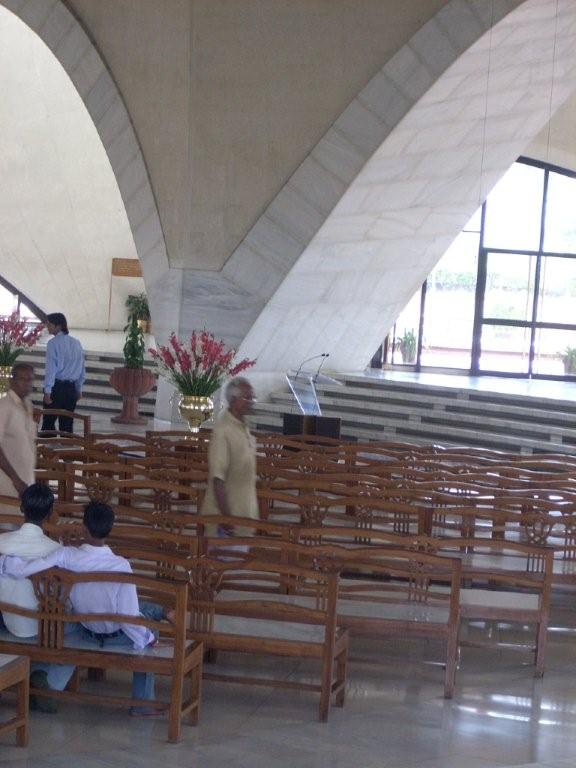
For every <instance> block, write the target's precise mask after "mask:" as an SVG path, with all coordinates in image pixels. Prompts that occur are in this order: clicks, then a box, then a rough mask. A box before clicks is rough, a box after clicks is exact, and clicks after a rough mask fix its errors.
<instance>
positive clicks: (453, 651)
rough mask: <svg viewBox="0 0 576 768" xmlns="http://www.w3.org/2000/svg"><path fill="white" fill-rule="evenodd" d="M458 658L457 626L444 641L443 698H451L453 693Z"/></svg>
mask: <svg viewBox="0 0 576 768" xmlns="http://www.w3.org/2000/svg"><path fill="white" fill-rule="evenodd" d="M457 658H458V627H455V628H454V629H453V630H452V631H451V632H450V634H449V635H448V639H447V642H446V671H445V673H444V698H445V699H451V698H452V696H453V695H454V685H455V682H456V666H457Z"/></svg>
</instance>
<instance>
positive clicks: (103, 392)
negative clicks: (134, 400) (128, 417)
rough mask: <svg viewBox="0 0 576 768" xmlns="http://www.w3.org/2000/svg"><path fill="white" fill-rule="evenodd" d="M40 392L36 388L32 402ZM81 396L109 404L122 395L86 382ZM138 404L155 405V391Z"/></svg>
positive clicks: (141, 399)
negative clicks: (98, 399)
mask: <svg viewBox="0 0 576 768" xmlns="http://www.w3.org/2000/svg"><path fill="white" fill-rule="evenodd" d="M40 390H41V387H37V388H36V389H35V391H34V393H33V395H32V399H33V400H37V399H38V397H39V392H40ZM82 395H83V397H84V398H94V397H96V398H100V399H102V400H107V401H110V402H114V401H116V400H117V401H121V400H122V395H120V394H118V392H116V390H115V389H113V388H112V387H111V386H110V385H109V384H108V385H107V386H99V385H95V384H91V383H90V382H89V381H87V382H86V383H85V384H84V387H83V390H82ZM140 402H149V403H155V402H156V390H155V389H151V390H150V392H149V393H148V394H146V395H142V396H141V397H140Z"/></svg>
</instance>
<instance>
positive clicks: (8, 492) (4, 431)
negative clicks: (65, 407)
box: [0, 389, 36, 497]
mask: <svg viewBox="0 0 576 768" xmlns="http://www.w3.org/2000/svg"><path fill="white" fill-rule="evenodd" d="M32 413H33V409H32V404H31V403H30V402H29V401H28V400H22V398H21V397H19V396H18V395H17V394H16V393H15V392H14V391H13V390H11V389H10V390H8V393H7V394H6V397H3V398H1V399H0V445H1V446H2V450H3V451H4V453H5V455H6V458H7V459H8V461H9V462H10V464H12V466H13V467H14V469H15V470H16V472H17V473H18V476H19V477H20V479H21V480H22V481H23V482H24V483H26V485H31V484H32V483H33V482H34V470H35V468H36V424H35V423H34V419H33V418H32ZM0 495H2V496H15V497H17V496H18V493H17V491H16V488H15V487H14V483H13V482H12V480H10V478H9V477H8V475H7V474H6V473H5V472H2V470H0Z"/></svg>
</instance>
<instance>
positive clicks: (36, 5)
mask: <svg viewBox="0 0 576 768" xmlns="http://www.w3.org/2000/svg"><path fill="white" fill-rule="evenodd" d="M0 5H2V6H4V7H5V8H7V9H8V10H10V11H12V12H13V13H14V14H15V15H16V16H18V17H19V18H20V19H21V20H22V21H24V22H25V23H26V24H27V25H28V26H29V27H30V28H31V29H32V30H33V31H34V32H36V34H37V35H38V36H39V37H40V39H41V40H42V41H43V42H44V43H45V44H46V45H47V46H48V48H49V49H50V50H51V51H52V53H53V54H54V56H55V57H56V59H57V60H58V61H59V62H60V64H61V65H62V67H63V69H64V70H65V72H66V73H67V74H68V76H69V77H70V79H71V81H72V83H73V84H74V86H75V88H76V90H77V91H78V94H79V96H80V97H81V99H82V101H83V102H84V105H85V107H86V109H87V110H88V113H89V115H90V116H91V118H92V120H93V121H94V125H95V127H96V130H97V132H98V135H99V137H100V140H101V142H102V145H103V147H104V149H105V151H106V153H107V155H108V159H109V161H110V165H111V167H112V171H113V173H114V176H115V177H116V181H117V184H118V189H119V191H120V195H121V197H122V201H123V203H124V207H125V209H126V215H127V217H128V221H129V224H130V229H131V231H132V236H133V238H134V245H135V249H136V254H137V255H138V258H139V259H140V262H141V264H142V271H143V275H144V281H145V284H146V289H147V292H148V297H149V300H150V307H151V312H152V322H153V325H154V332H155V335H156V338H157V339H158V340H159V341H164V340H165V339H166V338H167V336H168V334H169V333H170V332H171V331H172V330H175V329H177V328H178V327H179V318H180V307H181V295H182V271H181V270H170V269H169V265H168V257H167V253H166V245H165V241H164V235H163V232H162V226H161V223H160V218H159V216H158V210H157V207H156V202H155V199H154V194H153V192H152V187H151V184H150V179H149V176H148V171H147V169H146V163H145V161H144V158H143V156H142V151H141V149H140V145H139V143H138V139H137V137H136V134H135V132H134V128H133V126H132V121H131V119H130V116H129V114H128V112H127V110H126V107H125V105H124V102H123V100H122V97H121V95H120V92H119V90H118V88H117V86H116V84H115V82H114V80H113V78H112V76H111V74H110V72H109V70H108V68H107V66H106V64H105V62H104V61H103V59H102V57H101V56H100V54H99V52H98V50H97V49H96V48H95V46H94V45H93V43H92V41H91V40H90V38H89V37H88V36H87V34H86V33H85V32H84V30H83V28H82V26H81V24H80V23H79V22H78V20H77V19H76V17H75V16H74V15H73V14H72V13H70V11H69V10H68V9H67V7H66V6H65V4H64V3H63V2H62V1H61V0H0ZM124 255H129V254H124ZM95 288H96V289H97V290H98V291H99V292H100V294H104V295H105V296H106V301H107V296H108V285H100V284H98V285H96V286H95ZM161 392H162V396H161V397H159V398H158V412H157V416H158V417H159V418H168V419H169V418H170V408H171V406H170V403H169V397H170V395H171V390H170V388H169V387H164V386H163V387H162V389H161Z"/></svg>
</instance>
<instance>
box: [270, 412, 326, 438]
mask: <svg viewBox="0 0 576 768" xmlns="http://www.w3.org/2000/svg"><path fill="white" fill-rule="evenodd" d="M282 433H283V434H284V435H318V436H319V437H333V438H335V439H336V440H338V439H339V438H340V419H338V418H335V417H332V416H307V415H306V414H304V413H285V414H284V424H283V432H282Z"/></svg>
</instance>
